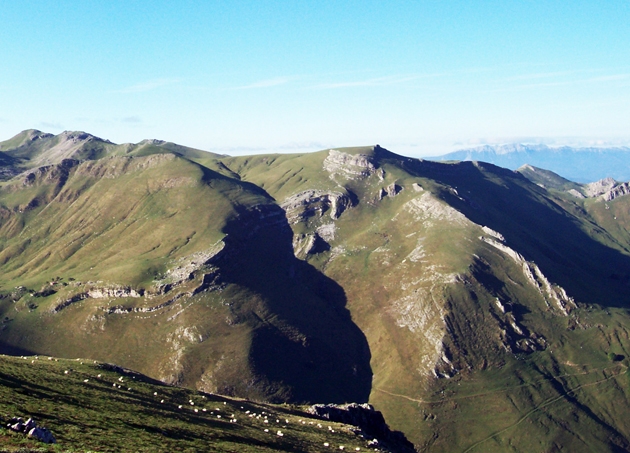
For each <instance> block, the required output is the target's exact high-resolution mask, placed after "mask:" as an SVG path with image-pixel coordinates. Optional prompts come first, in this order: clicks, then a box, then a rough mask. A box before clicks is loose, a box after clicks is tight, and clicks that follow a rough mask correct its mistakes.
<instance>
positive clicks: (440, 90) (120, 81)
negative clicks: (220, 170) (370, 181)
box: [0, 0, 630, 156]
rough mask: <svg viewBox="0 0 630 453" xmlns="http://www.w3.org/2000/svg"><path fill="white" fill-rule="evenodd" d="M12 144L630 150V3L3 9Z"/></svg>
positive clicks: (3, 127)
mask: <svg viewBox="0 0 630 453" xmlns="http://www.w3.org/2000/svg"><path fill="white" fill-rule="evenodd" d="M0 11H1V13H0V49H1V50H0V56H1V58H0V64H1V66H0V140H4V139H8V138H10V137H11V136H13V135H15V134H16V133H18V132H19V131H21V130H23V129H28V128H36V129H40V130H44V131H47V132H52V133H59V132H61V131H63V130H85V131H87V132H90V133H93V134H95V135H98V136H100V137H103V138H107V139H110V140H112V141H114V142H116V143H123V142H137V141H140V140H142V139H144V138H157V139H163V140H169V141H174V142H177V143H180V144H183V145H188V146H193V147H198V148H201V149H206V150H213V151H221V152H227V153H230V154H243V153H254V152H263V151H264V152H270V151H299V150H305V151H306V150H314V149H322V148H326V147H331V146H352V145H363V144H375V143H379V144H381V145H382V146H385V147H387V148H388V149H390V150H392V151H395V152H399V153H401V154H406V155H416V156H422V155H432V154H441V153H444V152H448V151H451V150H452V149H454V148H458V147H464V146H469V145H474V144H478V143H493V142H508V141H539V142H547V143H552V144H554V143H555V144H562V143H569V142H572V143H579V144H588V143H595V141H596V140H599V143H614V144H628V143H630V1H629V0H623V1H621V0H619V1H616V0H603V1H602V0H600V1H579V0H576V1H572V2H567V1H555V0H546V1H542V0H541V1H538V0H529V1H525V0H507V1H506V0H503V1H492V0H487V1H437V0H435V1H432V0H428V1H388V2H384V1H381V2H376V1H369V0H364V1H360V2H359V1H356V2H354V1H325V0H320V1H317V2H315V1H298V0H294V1H265V0H261V1H225V2H219V1H206V2H202V1H178V2H172V1H160V0H154V1H144V0H135V1H134V0H126V1H114V0H112V1H107V2H103V1H90V0H83V1H70V0H66V1H64V0H55V1H45V0H39V1H30V0H23V1H20V2H14V1H8V0H0Z"/></svg>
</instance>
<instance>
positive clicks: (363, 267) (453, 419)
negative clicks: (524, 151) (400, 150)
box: [228, 149, 630, 451]
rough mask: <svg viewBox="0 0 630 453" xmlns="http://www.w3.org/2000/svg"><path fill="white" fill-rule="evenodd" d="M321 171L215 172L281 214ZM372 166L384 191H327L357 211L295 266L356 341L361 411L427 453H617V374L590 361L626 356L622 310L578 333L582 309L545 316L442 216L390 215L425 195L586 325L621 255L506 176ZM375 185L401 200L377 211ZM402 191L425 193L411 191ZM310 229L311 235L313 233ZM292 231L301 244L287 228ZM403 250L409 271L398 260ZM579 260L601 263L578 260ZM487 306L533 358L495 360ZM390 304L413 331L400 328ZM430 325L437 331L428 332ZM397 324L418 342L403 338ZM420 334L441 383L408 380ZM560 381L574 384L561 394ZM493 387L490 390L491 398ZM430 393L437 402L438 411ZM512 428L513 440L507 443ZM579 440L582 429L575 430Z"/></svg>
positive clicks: (576, 213) (299, 161)
mask: <svg viewBox="0 0 630 453" xmlns="http://www.w3.org/2000/svg"><path fill="white" fill-rule="evenodd" d="M343 151H347V152H349V153H350V154H352V153H357V152H362V153H365V154H367V155H370V152H371V150H370V149H360V150H343ZM316 156H317V157H316ZM324 157H325V154H324V155H323V156H320V155H319V154H316V155H304V156H291V157H285V158H284V159H286V160H285V161H284V162H282V161H281V162H276V161H275V160H273V159H267V157H257V158H231V159H229V163H228V167H229V168H230V169H231V170H233V171H235V172H237V173H239V175H240V176H241V177H242V178H243V179H246V180H249V181H252V182H254V183H256V184H260V185H262V184H265V187H266V188H267V189H268V190H269V193H270V194H271V195H272V196H274V197H275V198H276V199H277V200H278V201H279V202H282V201H283V199H285V198H286V197H287V196H289V195H292V194H294V193H296V192H299V191H301V190H304V188H305V187H307V186H306V185H305V183H304V180H305V179H306V180H308V179H309V178H313V179H314V183H313V186H315V187H318V188H321V187H325V185H326V184H329V185H330V184H331V183H332V179H328V181H326V180H325V179H326V178H324V181H322V173H323V176H324V177H327V176H328V175H326V174H325V173H324V172H322V167H321V165H322V164H321V162H323V158H324ZM376 157H380V159H379V161H380V166H381V168H382V169H384V171H385V175H386V177H385V180H384V181H381V180H379V179H377V178H376V176H375V175H372V176H370V177H369V178H367V179H365V180H361V181H352V180H348V181H345V182H342V184H341V185H342V186H343V187H342V188H339V187H338V188H337V190H340V189H345V190H348V191H351V192H353V193H355V194H357V195H358V198H359V200H360V201H359V204H358V205H357V206H356V207H355V208H353V209H351V210H350V211H347V212H346V213H344V214H343V215H342V217H341V218H340V219H339V220H338V221H337V222H336V225H337V234H336V237H335V239H334V240H333V241H332V243H331V246H332V251H328V252H323V253H320V254H317V255H314V256H311V257H309V262H310V263H312V264H314V265H315V266H317V267H318V268H321V269H324V270H325V272H326V274H327V275H329V276H331V277H332V278H333V279H334V280H335V281H337V282H339V283H340V285H341V286H342V287H343V288H344V289H345V291H346V294H347V297H348V307H349V309H350V311H351V313H352V316H353V319H354V321H355V322H356V323H357V324H358V325H359V326H360V327H361V329H362V331H363V332H365V334H366V337H367V339H368V342H369V344H370V351H371V354H372V368H373V371H374V381H373V388H372V394H371V397H370V401H371V402H373V403H374V404H376V406H377V407H378V408H379V409H380V410H382V411H383V412H384V413H385V415H386V417H387V419H388V421H389V422H390V423H391V424H392V425H393V426H395V427H396V428H397V429H401V430H403V431H404V432H406V433H407V435H408V436H409V437H410V438H411V439H412V440H413V441H414V442H416V444H417V445H418V446H421V448H427V449H430V451H464V450H466V449H472V447H473V446H474V448H481V449H484V450H485V449H487V448H490V449H492V448H494V449H496V451H504V450H505V449H506V448H512V449H513V450H514V451H531V448H535V447H533V446H532V445H531V444H530V443H529V439H531V438H532V436H534V437H537V438H540V439H541V440H540V444H541V447H542V448H547V449H552V450H553V448H555V447H554V445H556V446H563V445H564V446H571V448H572V449H573V451H588V450H589V449H590V448H597V449H600V450H611V451H612V450H614V449H615V448H617V447H615V445H617V446H618V447H619V446H621V447H622V448H623V446H624V445H627V439H628V438H629V434H630V433H629V432H628V425H627V424H626V423H625V422H623V421H622V420H620V419H619V418H618V417H616V416H614V415H612V414H614V413H615V412H617V413H621V412H623V410H624V408H626V407H627V386H626V382H627V378H626V376H625V370H626V368H625V365H620V364H617V363H611V362H610V361H609V359H608V358H607V356H606V354H607V352H608V351H609V350H610V349H616V350H617V351H618V353H619V354H624V355H626V354H625V351H626V348H627V347H628V344H627V340H628V337H627V331H626V330H625V327H624V326H626V325H627V314H626V312H625V309H612V313H613V315H611V316H613V317H614V319H615V320H616V321H615V322H614V323H613V324H612V325H611V324H610V323H607V324H606V325H607V327H606V328H605V329H604V331H602V327H603V324H600V323H597V322H587V321H585V319H590V317H591V316H592V314H591V312H590V311H589V310H591V309H589V308H586V306H583V307H584V308H581V309H578V310H575V311H574V312H573V313H572V314H571V316H570V317H569V318H565V317H562V316H557V315H554V314H553V313H549V309H547V308H546V305H545V303H544V301H543V300H542V299H541V297H540V294H538V292H537V291H534V288H532V287H531V286H530V285H529V283H528V282H527V281H526V279H524V277H523V274H522V270H521V269H520V267H519V266H515V264H514V263H513V261H512V260H510V259H508V258H506V257H505V256H504V255H503V254H501V253H499V252H497V251H496V250H495V249H493V248H492V247H489V246H486V245H484V244H480V243H479V241H478V240H477V237H478V236H479V235H482V234H483V232H481V231H480V228H479V227H478V226H475V225H474V224H470V223H468V224H466V223H464V224H463V225H458V224H457V223H456V222H453V221H452V219H451V220H449V219H448V218H443V219H439V218H438V219H431V218H425V219H424V220H421V221H418V220H416V219H414V218H413V216H411V215H410V213H409V212H408V210H407V209H405V206H407V203H409V202H410V201H411V200H413V199H414V198H417V197H418V196H422V195H423V194H424V193H425V192H431V193H433V194H434V196H436V197H437V198H438V199H441V200H443V201H446V202H447V203H449V204H451V205H452V206H453V207H455V208H456V209H457V210H459V211H462V212H464V213H466V215H467V216H468V218H471V219H473V220H474V221H475V223H476V224H478V225H489V226H490V227H492V228H493V229H495V230H497V231H499V232H501V233H503V234H504V235H505V236H506V240H507V242H508V244H510V245H511V246H512V247H514V248H515V249H516V250H518V251H521V252H522V253H523V254H525V256H526V258H527V259H529V260H532V261H535V262H536V263H537V264H538V265H539V266H540V267H541V269H542V271H543V272H544V273H545V274H546V275H548V277H549V278H551V279H552V281H554V282H558V281H560V282H561V283H562V285H563V286H564V287H565V288H566V289H567V291H569V294H571V295H574V294H575V295H577V296H578V297H579V298H578V300H579V301H580V302H587V301H588V302H591V303H593V302H599V303H601V304H602V305H600V307H599V308H597V309H594V310H596V311H597V313H601V311H599V310H600V309H606V305H608V304H612V305H618V306H620V305H621V306H624V305H625V304H627V301H626V296H625V294H626V293H625V292H623V291H622V290H623V285H617V286H611V285H610V279H609V278H608V276H609V273H610V272H611V270H613V269H615V268H616V267H617V266H621V267H622V268H623V266H624V265H623V263H625V262H627V255H625V254H624V253H623V252H624V248H623V246H622V243H621V241H620V240H619V239H617V238H616V237H615V235H613V234H610V233H608V232H607V231H605V230H604V229H602V228H601V226H599V225H597V223H596V222H595V221H594V220H593V219H592V218H591V217H589V216H583V215H582V216H580V214H581V213H582V212H583V211H582V210H581V207H580V206H579V205H576V204H575V203H574V204H571V203H570V202H568V201H566V200H564V199H556V198H554V197H553V196H551V195H550V194H549V193H547V192H546V191H544V190H543V189H540V188H538V187H536V186H534V185H533V184H530V183H529V182H528V181H526V180H525V179H524V178H520V177H518V175H515V174H514V173H512V172H507V171H503V170H501V169H498V168H497V167H492V166H483V165H480V166H476V167H475V166H474V165H473V164H470V163H465V164H433V163H426V162H425V163H417V162H412V161H410V160H407V159H403V158H396V157H395V156H391V155H387V154H385V155H383V156H376ZM265 159H267V160H265ZM288 161H291V163H292V165H291V166H289V165H288V163H287V162H288ZM263 163H264V165H263ZM256 164H257V165H256ZM283 167H286V168H283ZM288 168H292V169H298V168H301V170H300V171H299V172H298V173H297V174H300V175H304V176H302V177H299V176H296V173H295V171H294V172H289V171H287V169H288ZM336 182H339V180H338V178H337V181H336ZM391 183H396V184H399V185H400V186H401V187H403V189H404V190H403V191H402V192H401V193H400V194H399V195H397V196H396V197H395V198H385V199H383V200H381V201H378V200H377V198H376V193H377V192H378V190H379V188H382V187H386V186H387V185H389V184H391ZM413 183H417V184H419V185H420V186H422V187H424V188H425V191H423V192H421V193H418V192H415V191H414V189H412V187H413V185H412V184H413ZM329 187H330V186H329ZM333 187H334V185H333ZM454 190H456V191H457V192H455V191H454ZM443 201H442V202H443ZM324 217H325V216H324ZM324 217H322V220H321V222H322V223H326V222H329V220H326V219H325V218H324ZM431 224H432V225H431ZM315 226H317V224H315ZM294 229H295V230H296V231H300V232H303V226H299V225H298V226H294ZM592 237H594V238H595V240H594V239H591V238H592ZM532 238H536V239H535V240H533V239H532ZM419 246H420V250H421V251H422V257H421V259H420V260H419V261H420V262H417V263H414V262H410V259H409V257H410V256H411V254H412V253H413V251H414V250H418V247H419ZM552 250H553V252H551V251H552ZM584 250H587V251H588V252H587V253H586V254H585V255H583V254H584ZM620 252H621V253H620ZM593 256H599V257H606V258H605V259H602V260H601V261H600V260H597V261H596V262H593V261H590V260H591V258H592V257H593ZM602 263H605V264H604V265H602ZM436 269H437V272H436ZM452 274H456V275H459V276H460V278H461V280H462V281H463V282H464V284H463V285H461V284H455V285H451V284H443V282H442V280H443V279H444V277H445V276H448V275H452ZM441 279H442V280H441ZM586 283H588V284H586ZM593 283H594V284H593ZM409 288H411V289H413V294H412V293H410V292H409ZM418 294H419V295H420V296H418ZM422 295H424V296H425V297H424V298H423V297H422ZM602 295H606V299H601V296H602ZM598 296H599V297H598ZM497 297H499V298H500V299H501V300H502V301H503V302H504V303H505V302H506V301H507V302H509V303H511V304H513V305H514V313H515V315H516V318H517V321H518V322H519V323H520V324H521V325H522V326H526V328H527V327H528V328H529V329H530V330H531V331H536V333H537V335H539V336H542V337H543V338H545V339H546V340H547V341H548V347H547V349H546V350H542V351H539V352H533V353H528V354H521V353H518V351H515V352H516V353H515V354H506V351H504V350H502V349H501V342H500V341H499V336H500V330H501V328H503V329H504V327H501V326H502V325H505V324H500V321H501V320H499V318H500V317H501V315H499V314H497V312H496V308H494V307H493V305H494V299H495V298H497ZM431 300H434V301H437V304H438V305H439V307H437V308H438V309H436V310H432V309H430V306H431V305H433V303H431V302H430V301H431ZM604 300H605V302H604ZM402 302H404V303H405V304H407V306H406V309H408V308H410V307H414V310H415V311H416V312H421V313H423V316H424V318H423V319H415V320H413V319H412V320H411V321H410V320H409V319H407V320H405V319H404V316H402V317H401V309H402V311H403V312H404V310H405V307H404V306H403V305H404V304H403V303H402ZM414 302H415V303H416V305H413V303H414ZM427 303H429V309H427V308H426V307H427V305H426V304H427ZM609 311H610V309H609ZM442 315H446V323H447V325H448V326H449V327H448V329H449V330H450V332H449V331H446V330H445V329H444V327H442V326H440V323H441V322H442V321H441V316H442ZM498 320H499V321H498ZM412 321H416V322H418V323H419V324H418V327H421V330H424V334H423V333H420V334H419V333H418V331H415V332H414V331H413V329H412V328H411V327H410V325H411V324H410V323H411V322H412ZM502 321H503V322H504V323H505V322H506V321H505V319H503V320H502ZM405 323H407V324H405ZM405 325H406V328H405V327H404V326H405ZM576 325H578V326H579V328H577V329H576ZM401 327H402V328H401ZM426 332H434V333H436V334H439V336H438V337H437V340H438V342H442V344H444V345H445V347H446V348H447V352H448V355H449V359H450V360H451V361H453V362H456V363H457V366H458V367H459V373H458V374H456V377H455V378H454V379H449V380H444V379H441V380H435V379H433V378H432V377H426V376H423V375H422V373H419V371H418V370H419V369H421V368H423V367H424V365H425V362H424V358H425V357H426V356H427V355H429V356H431V355H434V354H435V352H434V350H435V346H434V344H433V343H432V342H431V341H430V340H431V338H430V335H428V334H427V333H426ZM611 338H613V339H611ZM434 340H435V339H434ZM584 349H587V351H584ZM551 351H553V353H552V352H551ZM558 352H560V354H558ZM550 357H551V358H550ZM437 362H438V364H439V362H440V360H439V359H438V360H437ZM576 370H577V372H576ZM582 373H583V374H582ZM563 375H575V376H572V377H571V378H570V379H569V380H567V379H564V378H561V377H560V376H563ZM600 381H601V382H600ZM533 383H535V384H533ZM534 387H535V389H533V388H534ZM496 388H499V389H501V390H500V391H497V392H494V391H492V389H496ZM480 389H485V390H480ZM442 392H445V394H449V393H450V394H451V395H452V398H449V399H448V401H446V400H444V393H442ZM479 393H481V394H482V395H478V394H479ZM506 395H507V396H506ZM601 395H604V396H601ZM460 400H461V402H460ZM615 402H616V403H615ZM486 406H489V407H494V408H495V411H491V412H490V413H486V412H485V411H483V412H481V413H480V411H479V408H480V407H486ZM620 411H621V412H620ZM497 413H498V414H501V415H500V416H498V417H497ZM568 414H571V415H570V417H568ZM567 417H568V418H569V421H565V419H566V418H567ZM464 421H466V422H465V423H464ZM517 423H518V425H517ZM516 426H518V427H519V429H511V428H513V427H516ZM580 426H588V427H589V428H588V429H587V430H586V432H582V430H581V429H580V428H579V427H580ZM559 430H561V432H559ZM493 435H494V437H493ZM484 439H486V440H484ZM611 439H612V440H611ZM482 441H483V442H482ZM508 445H511V446H510V447H508ZM480 451H481V450H480Z"/></svg>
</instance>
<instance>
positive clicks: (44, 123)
mask: <svg viewBox="0 0 630 453" xmlns="http://www.w3.org/2000/svg"><path fill="white" fill-rule="evenodd" d="M38 126H39V127H41V128H42V129H44V128H45V129H64V127H63V125H62V124H61V123H51V122H48V121H41V122H40V123H39V125H38Z"/></svg>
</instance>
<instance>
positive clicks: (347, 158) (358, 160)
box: [324, 149, 377, 179]
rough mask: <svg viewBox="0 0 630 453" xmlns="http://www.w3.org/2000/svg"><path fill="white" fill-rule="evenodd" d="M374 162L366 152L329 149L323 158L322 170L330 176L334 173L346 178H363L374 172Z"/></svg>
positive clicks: (332, 176)
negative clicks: (345, 151)
mask: <svg viewBox="0 0 630 453" xmlns="http://www.w3.org/2000/svg"><path fill="white" fill-rule="evenodd" d="M376 168H377V166H376V164H375V162H374V160H373V159H372V157H370V156H368V155H367V154H349V153H344V152H342V151H337V150H336V149H331V150H330V151H329V152H328V156H327V157H326V159H324V170H326V171H327V172H328V173H330V177H331V178H334V176H336V175H340V176H344V177H346V178H348V179H363V178H367V177H368V176H370V175H371V174H373V173H375V172H376Z"/></svg>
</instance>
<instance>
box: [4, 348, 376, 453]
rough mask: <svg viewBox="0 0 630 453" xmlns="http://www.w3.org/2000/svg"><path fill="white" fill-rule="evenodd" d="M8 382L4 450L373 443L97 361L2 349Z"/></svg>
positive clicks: (293, 448) (348, 429)
mask: <svg viewBox="0 0 630 453" xmlns="http://www.w3.org/2000/svg"><path fill="white" fill-rule="evenodd" d="M0 383H1V384H2V385H0V418H2V420H3V421H4V423H3V428H0V449H1V450H2V451H24V450H20V449H26V448H28V449H29V451H53V452H54V451H59V452H61V451H68V452H74V451H76V452H79V451H99V452H119V451H138V452H140V451H146V452H173V451H180V452H272V451H287V452H318V451H324V450H331V449H335V450H339V447H340V446H344V447H345V450H347V451H366V450H368V441H369V440H371V439H366V438H363V437H361V436H359V435H358V434H355V432H354V431H356V428H355V427H353V426H349V425H343V424H340V423H334V422H329V421H323V420H320V419H317V418H315V417H313V416H312V415H309V414H307V413H306V412H304V408H303V407H298V406H288V405H279V406H272V405H264V404H258V403H254V402H251V401H246V400H239V399H231V398H225V397H222V396H218V395H213V394H208V393H202V392H197V391H192V390H188V389H184V388H179V387H170V386H165V385H164V384H161V383H160V382H157V381H154V380H152V379H150V378H147V377H146V376H143V375H141V374H138V373H135V372H131V371H129V370H126V369H122V368H118V367H115V366H111V365H107V364H103V363H99V362H94V361H93V360H79V359H77V360H69V359H52V360H50V359H48V358H47V357H37V356H29V357H24V358H20V357H7V356H0ZM14 416H21V417H26V418H28V417H34V418H35V419H36V421H37V423H38V425H39V426H45V427H47V428H48V429H49V430H51V431H52V433H53V435H54V436H55V438H56V440H57V444H56V445H51V446H45V445H43V444H41V443H38V442H36V441H29V440H27V439H26V438H25V437H24V436H23V435H21V434H17V433H13V432H11V431H9V430H7V429H5V428H4V426H5V424H6V422H8V419H9V418H10V417H14ZM278 433H280V434H281V435H279V434H278ZM325 443H328V444H329V447H326V446H325V445H324V444H325ZM373 449H374V447H372V448H369V450H373ZM381 451H387V450H385V449H381Z"/></svg>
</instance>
